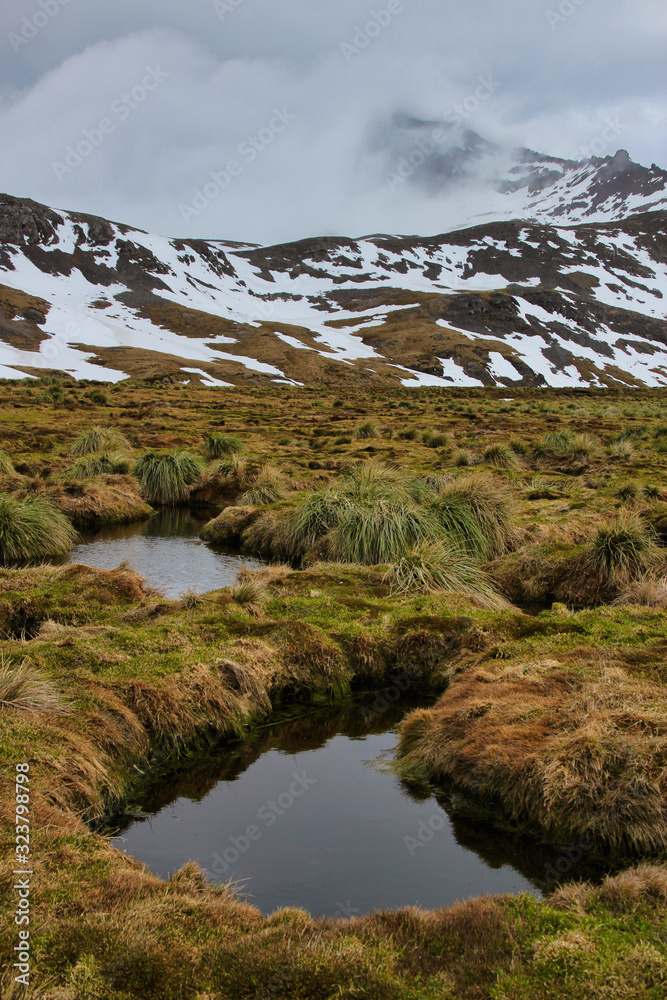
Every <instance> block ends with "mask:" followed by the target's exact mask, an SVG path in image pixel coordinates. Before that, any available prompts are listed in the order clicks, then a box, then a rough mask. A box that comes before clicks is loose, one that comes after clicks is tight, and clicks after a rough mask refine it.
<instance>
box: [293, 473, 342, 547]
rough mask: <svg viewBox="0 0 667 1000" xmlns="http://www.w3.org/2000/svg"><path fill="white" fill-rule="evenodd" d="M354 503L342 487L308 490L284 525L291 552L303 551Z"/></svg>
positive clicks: (334, 523)
mask: <svg viewBox="0 0 667 1000" xmlns="http://www.w3.org/2000/svg"><path fill="white" fill-rule="evenodd" d="M353 504H354V501H353V499H352V497H350V495H349V494H348V493H346V492H345V490H341V489H336V488H332V489H330V490H318V491H317V492H315V493H311V494H310V496H309V497H308V498H307V500H305V502H304V503H303V504H302V505H301V506H300V507H299V509H298V510H297V511H295V512H294V514H293V515H292V516H291V517H290V519H289V521H288V522H287V525H286V532H287V536H288V538H289V541H290V548H291V550H292V551H293V553H294V555H304V554H305V553H306V552H307V551H308V549H310V548H312V547H313V545H315V544H316V543H317V542H318V541H319V540H320V539H321V538H322V537H323V536H324V535H326V534H327V533H328V532H329V531H331V529H332V528H335V527H336V525H337V524H338V523H339V521H340V518H341V516H342V514H343V513H344V512H345V511H346V510H350V509H351V508H352V506H353Z"/></svg>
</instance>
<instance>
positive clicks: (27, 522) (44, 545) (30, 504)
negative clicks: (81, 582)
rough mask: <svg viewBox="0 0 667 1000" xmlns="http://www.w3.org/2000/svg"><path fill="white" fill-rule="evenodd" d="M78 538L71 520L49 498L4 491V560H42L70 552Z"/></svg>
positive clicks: (0, 527) (0, 518)
mask: <svg viewBox="0 0 667 1000" xmlns="http://www.w3.org/2000/svg"><path fill="white" fill-rule="evenodd" d="M75 538H76V531H75V530H74V527H73V526H72V524H71V523H70V521H69V520H68V519H67V517H65V515H64V514H62V513H61V512H60V511H59V510H58V509H57V508H56V507H54V505H53V504H52V503H51V502H50V501H49V500H47V499H46V498H45V497H40V496H29V497H27V498H26V499H25V500H19V499H17V498H16V497H13V496H9V495H8V494H0V563H1V564H2V565H3V566H11V565H14V564H17V563H29V562H40V561H42V560H44V559H49V558H51V557H53V556H64V555H66V554H67V553H68V552H69V550H70V548H71V547H72V543H73V542H74V539H75Z"/></svg>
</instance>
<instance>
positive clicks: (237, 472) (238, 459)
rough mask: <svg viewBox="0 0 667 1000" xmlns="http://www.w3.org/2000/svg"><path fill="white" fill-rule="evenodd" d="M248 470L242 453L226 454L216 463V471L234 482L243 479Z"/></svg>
mask: <svg viewBox="0 0 667 1000" xmlns="http://www.w3.org/2000/svg"><path fill="white" fill-rule="evenodd" d="M247 471H248V463H247V461H246V459H245V458H243V456H242V455H240V454H238V453H236V454H234V453H232V454H231V455H227V456H226V457H225V458H223V459H222V461H221V462H220V463H219V464H218V466H217V468H216V472H217V473H218V475H219V476H222V477H223V479H230V480H233V481H234V482H237V483H240V482H241V481H242V480H243V479H245V476H246V473H247Z"/></svg>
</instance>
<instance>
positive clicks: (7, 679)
mask: <svg viewBox="0 0 667 1000" xmlns="http://www.w3.org/2000/svg"><path fill="white" fill-rule="evenodd" d="M3 709H4V710H8V709H12V710H14V711H17V712H43V713H45V714H47V713H49V714H53V713H59V712H64V711H66V706H65V702H64V701H63V699H62V697H61V695H60V694H59V692H58V691H57V690H56V688H55V687H54V686H53V684H52V683H51V681H49V680H46V679H45V678H44V677H42V676H41V675H40V674H39V673H37V671H36V670H35V669H34V667H32V666H31V665H30V664H29V663H28V662H27V660H23V661H22V662H21V663H18V664H16V663H14V662H13V661H12V660H5V658H4V656H3V657H2V659H0V710H3Z"/></svg>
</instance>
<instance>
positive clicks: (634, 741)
mask: <svg viewBox="0 0 667 1000" xmlns="http://www.w3.org/2000/svg"><path fill="white" fill-rule="evenodd" d="M666 401H667V392H664V391H662V390H627V391H616V390H614V391H611V390H609V391H607V390H604V391H602V390H601V391H589V390H586V391H577V390H573V391H556V390H546V389H539V390H516V391H515V390H502V391H500V390H474V389H473V390H440V389H432V390H427V389H423V390H410V391H408V390H405V391H401V390H398V391H395V392H393V393H389V392H387V391H385V390H381V391H380V392H379V393H378V394H377V395H374V394H371V393H370V392H368V393H361V392H359V393H354V392H346V391H341V392H340V393H339V394H337V395H336V394H334V393H328V394H327V393H322V392H320V391H314V390H313V391H311V390H306V389H300V390H292V389H266V388H263V387H262V388H258V389H256V390H255V389H229V390H224V391H220V390H216V389H205V388H200V387H196V386H194V387H193V386H180V385H173V384H157V385H144V384H140V383H136V384H132V383H121V384H120V385H117V386H114V387H104V388H103V389H101V388H100V387H99V386H98V387H94V388H92V387H90V386H87V385H86V384H85V383H74V382H72V383H69V382H66V381H63V380H60V381H57V380H48V379H46V380H40V381H30V382H27V381H26V382H18V383H8V382H4V383H0V411H1V413H2V428H3V431H2V437H1V439H0V449H1V451H2V456H1V459H0V559H1V560H2V563H3V564H4V568H2V569H0V632H1V639H0V652H1V654H2V667H1V669H0V751H1V752H0V756H1V758H2V760H3V762H4V766H6V768H7V769H8V770H9V772H10V773H13V772H14V768H15V765H16V764H17V763H23V762H27V763H29V765H30V774H31V811H32V834H31V836H32V842H31V851H32V853H33V855H34V857H35V859H36V865H35V874H34V876H33V909H32V917H31V920H32V921H33V922H32V925H31V928H32V929H31V936H32V941H33V946H34V949H35V952H34V968H35V987H34V991H33V994H32V996H34V997H39V998H45V1000H75V998H79V997H86V998H88V997H90V998H95V1000H127V998H129V997H136V996H141V997H156V998H160V1000H162V998H164V1000H174V998H180V997H182V998H186V997H187V998H198V1000H212V998H216V1000H218V998H224V1000H227V998H229V1000H237V998H246V997H247V998H252V997H279V998H282V997H285V998H317V1000H319V998H322V1000H324V998H329V997H350V998H351V997H357V996H364V997H374V998H375V997H377V998H396V1000H399V998H401V1000H402V998H406V1000H407V998H410V1000H412V998H414V1000H435V998H438V1000H440V998H446V997H452V998H469V1000H476V998H482V997H488V998H493V1000H510V998H511V1000H514V998H524V997H525V998H530V1000H533V998H534V1000H543V998H546V1000H549V998H554V1000H555V998H568V997H571V998H579V997H582V996H587V997H594V998H597V997H599V998H601V1000H602V998H608V997H621V996H622V997H637V998H644V997H649V998H653V997H655V998H658V997H662V996H664V989H665V982H666V981H667V944H666V942H667V921H666V918H665V910H666V904H667V868H666V867H665V852H666V850H667V697H666V691H665V685H666V684H667V634H666V628H665V611H666V609H667V585H666V583H665V580H666V578H667V550H666V549H665V547H664V543H665V539H666V538H667V422H666V420H665V417H664V413H665V403H666ZM178 504H187V505H191V506H194V507H196V506H202V507H204V506H211V505H212V506H213V507H214V508H216V509H217V510H216V511H214V512H213V513H214V515H215V516H213V517H211V519H210V521H209V523H208V524H207V525H206V527H205V528H204V532H203V535H204V537H205V538H206V539H207V540H208V542H209V543H210V544H215V543H216V542H217V543H224V544H225V545H233V546H236V547H237V548H238V549H239V550H240V551H241V552H244V553H247V555H248V557H251V556H261V557H263V558H264V559H265V560H267V562H268V563H269V564H268V565H266V566H264V567H261V568H257V569H254V570H250V569H247V570H244V571H243V572H242V573H241V574H240V576H239V579H238V581H237V582H236V583H235V585H234V586H233V587H231V588H224V589H221V590H217V591H212V592H208V593H201V592H200V588H197V587H195V588H193V590H192V592H188V593H185V594H183V596H182V597H181V598H179V599H168V598H166V597H165V596H164V595H163V594H161V593H159V592H156V591H154V590H152V589H151V587H150V586H149V585H147V584H146V582H145V581H143V580H142V579H141V578H140V577H139V576H138V575H137V573H136V572H135V571H134V570H133V569H132V568H131V567H129V566H127V565H121V566H119V567H118V568H114V569H111V570H102V569H95V568H92V567H86V566H81V565H77V564H67V565H63V564H57V559H56V560H55V561H54V557H57V556H61V563H62V552H63V551H68V550H69V548H70V547H71V545H72V544H73V543H74V540H75V535H76V531H80V530H82V529H84V528H89V527H91V526H95V527H101V526H103V525H109V524H118V523H130V522H134V521H136V520H138V519H141V518H147V517H149V516H150V515H151V513H152V512H153V510H154V508H156V507H158V506H162V505H165V506H167V507H169V506H173V505H178ZM218 512H219V513H218ZM45 518H48V531H46V532H45V531H44V524H45V520H44V519H45ZM40 519H41V520H40ZM50 560H51V561H50ZM397 673H400V674H401V676H403V677H405V678H407V679H408V681H409V683H410V684H411V685H414V687H415V689H417V688H418V689H419V690H420V691H423V692H425V693H427V694H428V696H429V697H430V698H432V700H433V701H434V703H433V704H431V705H430V706H428V707H425V708H417V709H415V710H414V711H412V712H410V713H409V714H407V716H406V717H405V719H404V720H403V722H402V723H401V726H400V730H399V737H398V747H397V755H396V761H395V763H394V767H395V768H396V773H397V777H398V778H400V780H402V781H404V782H407V783H412V786H413V787H415V788H418V787H419V786H420V785H421V786H422V787H423V786H425V785H426V784H428V785H429V787H432V788H440V789H441V790H442V794H443V795H447V796H449V800H450V801H451V802H453V803H455V805H456V809H457V810H458V814H459V815H460V816H461V817H464V818H467V820H468V821H469V822H471V823H473V824H474V822H475V818H476V817H478V818H480V822H481V821H482V819H483V821H484V822H485V823H493V824H495V825H496V826H497V827H498V828H499V829H502V830H503V835H508V836H509V835H511V836H520V837H527V838H532V841H533V842H534V844H535V852H536V855H539V856H540V857H545V856H546V857H549V856H550V857H552V858H553V865H554V867H556V866H557V863H558V861H559V859H562V858H563V857H567V856H568V855H567V852H568V851H570V852H571V851H572V849H573V845H574V848H575V849H576V850H579V852H580V853H581V850H582V848H581V846H579V847H577V845H582V844H583V845H585V848H583V850H585V852H587V853H589V854H590V855H591V857H595V858H597V859H600V860H603V861H604V862H605V863H607V864H608V865H609V867H610V868H612V869H613V872H614V873H613V874H610V875H609V876H607V877H606V878H604V879H603V880H602V881H596V882H594V883H593V882H591V883H581V882H577V881H574V882H573V881H568V880H567V878H565V876H564V878H563V884H562V885H560V886H557V887H556V888H555V889H554V888H553V886H551V887H550V891H549V892H548V894H547V896H546V898H545V899H543V900H538V899H536V898H534V896H532V895H530V894H522V895H518V896H511V895H507V896H499V897H491V896H488V897H485V898H482V899H475V900H466V901H463V902H461V903H458V904H456V905H455V906H453V907H449V908H445V909H440V910H437V911H423V910H418V909H416V908H414V907H407V908H405V909H402V910H398V911H395V912H377V913H370V914H367V915H365V916H359V917H353V918H352V919H332V918H318V919H316V918H314V917H312V916H311V915H310V914H308V913H307V912H305V911H303V910H298V909H285V910H279V911H277V912H276V913H274V914H273V915H270V916H263V915H262V914H261V913H260V912H259V911H258V910H255V909H253V908H252V907H251V906H250V905H248V904H247V903H246V902H244V901H243V900H242V899H239V898H238V896H237V894H236V893H235V890H234V887H233V886H232V885H216V884H212V883H211V882H209V881H208V880H207V879H206V878H205V876H204V874H203V873H202V871H201V870H200V869H199V868H198V867H197V866H196V865H194V864H191V863H190V864H187V865H186V866H185V867H184V868H182V869H181V870H180V871H179V872H178V873H176V874H175V875H173V876H172V877H171V878H170V879H169V880H166V881H163V880H161V879H160V878H158V877H156V876H155V875H153V874H151V873H149V872H148V871H147V870H146V869H145V868H144V867H143V866H142V865H141V864H139V863H138V862H137V861H135V860H133V859H132V858H130V857H128V856H126V855H124V854H122V853H121V852H120V851H118V850H116V849H115V848H114V847H113V846H112V845H111V844H110V842H109V840H108V838H106V837H105V836H103V835H102V834H101V833H100V832H99V824H100V823H101V822H102V821H103V820H104V819H105V817H107V818H108V817H109V816H110V815H112V814H113V813H114V812H115V811H118V810H119V809H121V808H122V805H123V803H124V802H125V801H127V799H128V797H131V796H133V795H136V794H137V790H138V788H139V787H140V786H141V784H142V782H146V781H150V780H152V776H154V775H156V774H162V773H164V772H165V769H166V770H167V771H168V770H169V769H170V768H173V767H175V766H176V765H177V764H178V762H179V761H180V762H181V763H182V762H183V760H185V759H187V755H188V754H191V753H193V752H194V751H197V750H199V751H202V750H205V749H206V748H209V747H211V746H213V745H215V746H220V744H221V741H222V743H223V745H225V744H226V743H228V745H229V747H230V748H233V747H238V746H239V745H240V741H243V739H244V738H245V737H247V736H248V735H249V734H251V733H253V732H256V731H257V727H258V726H261V725H266V724H268V723H269V722H271V720H272V719H273V718H274V717H275V713H276V712H281V711H283V710H284V709H285V708H287V707H288V708H290V709H295V708H300V707H304V706H311V707H314V706H324V705H329V704H332V703H336V704H343V703H345V702H348V701H350V700H351V699H354V698H356V697H359V696H361V695H362V694H368V693H369V692H374V691H375V692H381V691H382V690H383V689H384V688H386V686H387V684H388V683H389V682H390V679H391V677H392V676H396V674H397ZM2 821H3V827H4V830H3V839H4V840H5V842H6V843H7V845H11V844H12V843H13V839H14V819H13V813H12V812H11V810H10V802H9V800H8V799H7V800H6V801H5V800H4V799H3V806H2ZM95 831H98V832H95ZM2 865H3V867H2V872H1V877H2V884H3V899H5V898H6V899H7V900H8V902H7V904H6V905H4V904H3V913H2V928H1V931H0V946H1V947H2V951H3V956H9V955H11V952H12V948H13V946H14V943H15V941H14V933H15V927H14V923H13V910H12V909H10V901H11V886H12V884H13V883H12V878H13V876H12V871H13V866H12V856H11V852H10V851H7V852H6V853H5V856H4V859H3V862H2ZM564 867H565V869H566V870H567V864H566V865H565V866H564ZM558 870H560V869H558ZM5 888H6V889H7V892H6V893H5V892H4V889H5ZM5 961H9V960H8V958H6V959H5ZM3 976H4V980H3V988H4V990H5V993H6V995H7V996H8V997H10V998H12V997H13V996H16V997H18V996H20V995H21V994H20V993H19V992H18V991H17V990H16V989H15V988H14V986H13V985H12V976H11V969H10V967H9V965H6V966H5V968H4V971H3Z"/></svg>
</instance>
